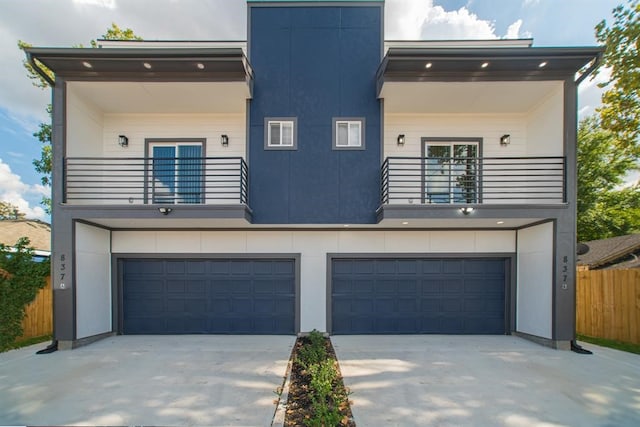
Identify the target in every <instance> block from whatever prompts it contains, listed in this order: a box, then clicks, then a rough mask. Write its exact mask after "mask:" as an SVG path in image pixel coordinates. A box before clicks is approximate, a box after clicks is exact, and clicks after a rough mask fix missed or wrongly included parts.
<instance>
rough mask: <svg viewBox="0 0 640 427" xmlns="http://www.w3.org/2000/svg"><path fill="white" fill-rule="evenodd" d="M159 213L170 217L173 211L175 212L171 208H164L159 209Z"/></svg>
mask: <svg viewBox="0 0 640 427" xmlns="http://www.w3.org/2000/svg"><path fill="white" fill-rule="evenodd" d="M158 211H159V212H160V213H161V214H162V215H169V214H170V213H171V211H173V209H171V208H165V207H164V206H163V207H161V208H158Z"/></svg>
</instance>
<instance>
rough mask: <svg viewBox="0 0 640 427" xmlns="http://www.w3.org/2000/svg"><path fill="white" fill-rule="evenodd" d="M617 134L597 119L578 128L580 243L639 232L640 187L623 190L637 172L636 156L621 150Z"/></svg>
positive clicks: (585, 120)
mask: <svg viewBox="0 0 640 427" xmlns="http://www.w3.org/2000/svg"><path fill="white" fill-rule="evenodd" d="M619 145H620V143H619V141H618V140H617V138H616V134H615V133H614V132H613V131H611V130H609V129H604V128H603V127H602V126H601V122H600V120H599V118H598V117H597V116H593V117H588V118H586V119H584V120H582V121H581V122H580V126H579V128H578V240H580V241H589V240H596V239H603V238H607V237H614V236H621V235H624V234H629V233H631V232H634V231H640V187H638V185H637V184H635V185H631V186H626V187H624V179H625V176H626V174H627V173H628V172H630V171H633V170H638V165H637V162H636V156H635V155H634V154H633V153H632V152H630V151H629V150H621V149H620V148H619Z"/></svg>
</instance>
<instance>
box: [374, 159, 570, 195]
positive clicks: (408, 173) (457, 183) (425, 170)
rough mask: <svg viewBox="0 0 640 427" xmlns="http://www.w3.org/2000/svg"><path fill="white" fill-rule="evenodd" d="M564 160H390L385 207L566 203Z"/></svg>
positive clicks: (384, 185)
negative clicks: (393, 205) (399, 205)
mask: <svg viewBox="0 0 640 427" xmlns="http://www.w3.org/2000/svg"><path fill="white" fill-rule="evenodd" d="M565 174H566V159H565V158H564V157H388V158H387V159H385V161H384V163H383V164H382V168H381V202H382V204H558V203H563V202H566V176H565Z"/></svg>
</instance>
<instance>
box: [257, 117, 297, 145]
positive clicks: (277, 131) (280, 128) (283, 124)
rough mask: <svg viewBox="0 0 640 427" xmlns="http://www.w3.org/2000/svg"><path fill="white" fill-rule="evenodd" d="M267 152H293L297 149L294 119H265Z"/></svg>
mask: <svg viewBox="0 0 640 427" xmlns="http://www.w3.org/2000/svg"><path fill="white" fill-rule="evenodd" d="M265 129H266V132H265V144H264V148H265V149H267V150H278V149H279V150H295V149H296V148H297V138H296V119H295V118H265Z"/></svg>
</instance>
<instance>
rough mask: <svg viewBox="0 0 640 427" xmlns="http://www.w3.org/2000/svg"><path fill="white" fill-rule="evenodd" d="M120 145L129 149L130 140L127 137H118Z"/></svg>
mask: <svg viewBox="0 0 640 427" xmlns="http://www.w3.org/2000/svg"><path fill="white" fill-rule="evenodd" d="M118 145H119V146H120V147H123V148H127V147H128V146H129V138H127V137H126V136H125V135H118Z"/></svg>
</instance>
